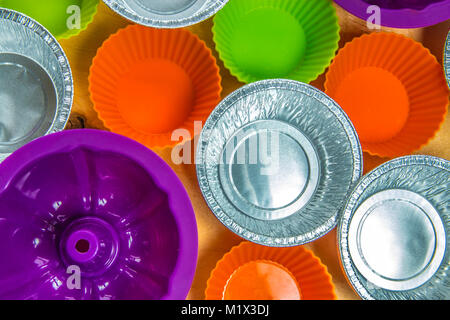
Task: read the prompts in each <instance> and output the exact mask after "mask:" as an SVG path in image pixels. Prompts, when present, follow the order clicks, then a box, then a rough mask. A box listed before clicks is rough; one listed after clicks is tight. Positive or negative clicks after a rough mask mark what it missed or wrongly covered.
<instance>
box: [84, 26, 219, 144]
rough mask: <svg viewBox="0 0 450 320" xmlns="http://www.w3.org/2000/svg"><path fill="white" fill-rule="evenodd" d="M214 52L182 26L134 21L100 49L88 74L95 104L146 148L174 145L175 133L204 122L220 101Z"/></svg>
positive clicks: (104, 117) (117, 127)
mask: <svg viewBox="0 0 450 320" xmlns="http://www.w3.org/2000/svg"><path fill="white" fill-rule="evenodd" d="M220 81H221V78H220V75H219V68H218V67H217V65H216V60H215V59H214V57H213V56H212V54H211V51H210V50H209V49H208V48H207V47H206V45H205V43H204V42H203V41H201V40H200V39H199V38H198V37H197V36H195V35H194V34H192V33H191V32H189V31H187V30H184V29H175V30H162V29H153V28H147V27H143V26H140V25H132V26H129V27H127V28H125V29H123V30H120V31H119V32H118V33H116V34H115V35H113V36H111V37H110V38H109V39H108V40H107V41H105V43H104V44H103V46H102V47H101V48H100V49H99V50H98V53H97V56H96V57H95V58H94V61H93V64H92V67H91V73H90V77H89V82H90V86H89V91H90V93H91V97H92V101H93V102H94V108H95V110H96V111H97V112H98V115H99V117H100V119H101V120H103V122H104V124H105V126H106V127H107V128H109V129H111V130H112V131H114V132H116V133H120V134H123V135H125V136H128V137H130V138H133V139H134V140H137V141H139V142H141V143H143V144H145V145H146V146H148V147H166V146H172V145H174V144H176V143H177V142H178V141H173V140H172V133H173V131H174V130H176V129H178V128H184V129H186V130H188V131H189V132H190V133H191V137H192V138H193V137H194V122H195V121H202V122H204V121H205V120H206V119H207V117H208V115H209V113H210V112H211V111H212V110H213V109H214V107H215V106H216V105H217V103H218V102H219V101H220V93H221V90H222V88H221V85H220Z"/></svg>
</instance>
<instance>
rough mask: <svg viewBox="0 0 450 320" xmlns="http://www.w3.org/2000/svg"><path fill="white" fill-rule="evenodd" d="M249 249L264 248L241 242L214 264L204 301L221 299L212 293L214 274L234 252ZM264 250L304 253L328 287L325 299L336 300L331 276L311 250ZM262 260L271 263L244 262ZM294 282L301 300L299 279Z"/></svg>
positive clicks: (291, 248) (290, 248) (289, 248)
mask: <svg viewBox="0 0 450 320" xmlns="http://www.w3.org/2000/svg"><path fill="white" fill-rule="evenodd" d="M251 247H254V248H257V247H264V246H262V245H258V244H255V243H252V242H249V241H243V242H241V243H240V244H238V245H236V246H234V247H233V248H231V250H230V251H228V252H227V253H226V254H225V255H224V256H223V257H222V258H221V259H220V260H219V261H218V262H217V263H216V266H215V267H214V269H213V270H212V271H211V274H210V277H209V279H208V281H207V283H206V289H205V300H222V298H221V297H217V295H216V294H215V293H214V285H213V281H214V280H215V278H216V274H217V273H218V272H220V271H221V270H222V269H223V266H225V265H226V264H227V262H228V261H230V260H231V259H232V257H233V256H234V255H235V254H236V252H239V251H240V250H246V249H248V248H251ZM265 248H266V249H267V250H270V251H275V250H278V251H279V250H289V251H294V250H299V251H302V252H304V253H305V254H306V255H307V256H308V259H310V260H311V263H310V264H315V265H316V266H317V268H318V269H321V271H322V272H321V274H320V276H322V277H323V283H326V285H327V286H329V292H328V294H329V295H330V298H327V299H328V300H336V299H337V295H336V287H335V285H334V283H333V281H332V276H331V274H330V273H329V272H328V268H327V266H326V265H324V264H323V263H322V261H321V260H320V258H319V257H317V256H316V255H314V253H313V252H312V251H311V250H309V249H307V248H305V247H304V246H297V247H288V248H275V247H265ZM263 260H265V261H271V260H268V259H265V258H264V257H261V258H259V259H253V260H249V261H246V262H252V261H263ZM246 262H244V263H246ZM273 262H275V263H277V264H278V265H281V266H283V267H284V268H286V269H287V270H289V269H288V268H287V267H286V266H284V265H283V264H280V263H279V262H277V261H273ZM241 265H243V264H241ZM289 272H291V273H292V274H293V275H294V277H295V274H294V273H293V272H292V271H291V270H289ZM230 276H231V274H228V278H229V277H230ZM295 278H296V277H295ZM296 280H297V283H298V285H299V287H300V294H301V296H302V298H303V297H304V296H305V295H304V293H303V289H302V285H301V281H299V279H297V278H296ZM225 284H226V283H225ZM225 284H224V286H223V288H221V289H222V292H223V289H225ZM305 300H307V299H305Z"/></svg>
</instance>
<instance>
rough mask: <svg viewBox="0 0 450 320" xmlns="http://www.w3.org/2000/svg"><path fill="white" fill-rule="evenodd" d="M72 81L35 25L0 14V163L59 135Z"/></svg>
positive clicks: (59, 52) (60, 54) (52, 43)
mask: <svg viewBox="0 0 450 320" xmlns="http://www.w3.org/2000/svg"><path fill="white" fill-rule="evenodd" d="M72 101H73V79H72V73H71V70H70V66H69V61H68V60H67V57H66V55H65V53H64V51H63V49H62V48H61V46H60V45H59V43H58V42H57V40H56V39H55V38H54V37H53V36H52V35H51V34H50V33H49V32H48V31H47V30H46V29H45V28H44V27H43V26H41V25H40V24H39V23H37V22H36V21H35V20H33V19H31V18H29V17H27V16H25V15H23V14H21V13H19V12H16V11H12V10H8V9H3V8H0V106H1V107H0V162H1V161H3V160H4V159H5V158H6V157H8V156H9V155H10V154H11V153H12V152H14V151H15V150H17V149H18V148H20V147H21V146H23V145H25V144H27V143H28V142H30V141H32V140H34V139H36V138H38V137H41V136H44V135H46V134H50V133H54V132H57V131H61V130H63V129H64V127H65V125H66V123H67V121H68V119H69V115H70V110H71V107H72Z"/></svg>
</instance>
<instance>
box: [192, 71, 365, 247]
mask: <svg viewBox="0 0 450 320" xmlns="http://www.w3.org/2000/svg"><path fill="white" fill-rule="evenodd" d="M196 164H197V176H198V181H199V185H200V189H201V191H202V193H203V196H204V198H205V200H206V202H207V204H208V205H209V207H210V208H211V210H212V211H213V213H214V214H215V215H216V217H217V218H218V219H219V220H220V221H221V222H222V223H223V224H224V225H225V226H226V227H228V228H229V229H230V230H231V231H233V232H235V233H236V234H237V235H239V236H241V237H243V238H245V239H247V240H250V241H252V242H255V243H259V244H262V245H266V246H274V247H287V246H296V245H300V244H303V243H306V242H309V241H312V240H315V239H317V238H319V237H321V236H323V235H324V234H326V233H327V232H328V231H330V230H331V229H332V228H334V227H335V226H336V224H337V221H338V213H339V211H340V208H342V206H343V205H344V204H345V199H346V197H347V195H348V193H349V192H350V190H352V188H353V186H354V184H356V182H357V181H358V179H359V178H360V176H361V172H362V151H361V147H360V144H359V140H358V137H357V135H356V132H355V129H354V128H353V125H352V123H351V122H350V120H349V119H348V117H347V115H346V114H345V113H344V112H343V111H342V109H341V108H340V107H339V106H338V105H337V104H336V103H335V102H334V101H333V100H332V99H331V98H329V97H328V96H326V95H325V94H324V93H323V92H321V91H319V90H318V89H316V88H314V87H312V86H310V85H307V84H303V83H300V82H297V81H292V80H282V79H276V80H264V81H260V82H255V83H252V84H249V85H247V86H244V87H243V88H241V89H239V90H237V91H235V92H234V93H232V94H231V95H229V96H228V97H227V98H225V99H224V100H223V101H222V102H221V103H220V104H219V105H218V106H217V107H216V109H215V110H214V111H213V112H212V114H211V115H210V117H209V118H208V120H207V121H206V123H205V126H204V128H203V130H202V133H201V135H200V138H199V141H198V149H197V157H196Z"/></svg>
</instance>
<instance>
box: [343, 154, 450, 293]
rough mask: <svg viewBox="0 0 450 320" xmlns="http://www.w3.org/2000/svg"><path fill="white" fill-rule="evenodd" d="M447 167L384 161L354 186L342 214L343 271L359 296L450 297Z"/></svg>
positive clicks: (416, 159) (434, 162)
mask: <svg viewBox="0 0 450 320" xmlns="http://www.w3.org/2000/svg"><path fill="white" fill-rule="evenodd" d="M449 204H450V162H449V161H447V160H444V159H440V158H435V157H431V156H407V157H402V158H397V159H394V160H392V161H389V162H387V163H385V164H383V165H381V166H380V167H378V168H376V169H374V170H373V171H372V172H370V173H369V174H367V175H366V176H365V177H364V178H363V179H361V181H360V182H359V183H358V185H357V186H356V188H355V189H354V191H353V192H352V194H351V195H350V197H349V199H348V202H347V204H346V206H345V208H344V210H343V217H342V220H341V221H340V223H339V227H338V242H339V250H340V257H341V262H342V266H343V269H344V270H345V272H346V274H347V277H348V279H349V282H350V283H351V284H352V285H353V287H354V289H355V291H356V292H357V293H358V294H359V295H360V296H361V297H362V298H364V299H376V300H385V299H386V300H403V299H405V300H412V299H420V300H425V299H430V300H431V299H433V300H434V299H439V300H441V299H442V300H448V299H449V298H450V291H449V290H448V286H449V280H450V279H449V277H448V268H449V266H450V257H449V254H448V248H449V246H450V233H449V232H450V206H449Z"/></svg>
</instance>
